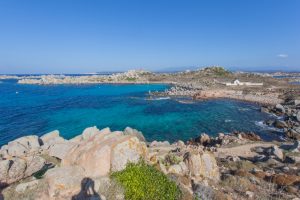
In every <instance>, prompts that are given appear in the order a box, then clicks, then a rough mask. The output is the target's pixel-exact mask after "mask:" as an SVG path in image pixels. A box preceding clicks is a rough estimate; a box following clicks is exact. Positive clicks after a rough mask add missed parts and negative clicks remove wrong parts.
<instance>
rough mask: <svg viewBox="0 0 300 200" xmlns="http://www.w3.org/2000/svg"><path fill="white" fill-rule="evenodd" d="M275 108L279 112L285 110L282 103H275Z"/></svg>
mask: <svg viewBox="0 0 300 200" xmlns="http://www.w3.org/2000/svg"><path fill="white" fill-rule="evenodd" d="M275 108H276V110H277V111H279V112H281V113H284V112H285V109H284V107H283V105H281V104H277V105H276V106H275Z"/></svg>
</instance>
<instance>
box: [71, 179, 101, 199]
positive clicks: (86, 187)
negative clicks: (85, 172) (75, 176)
mask: <svg viewBox="0 0 300 200" xmlns="http://www.w3.org/2000/svg"><path fill="white" fill-rule="evenodd" d="M87 199H91V200H101V198H100V195H99V194H98V193H97V192H96V191H95V182H94V181H93V180H92V179H91V178H87V177H86V178H84V179H82V181H81V190H80V192H79V193H78V194H77V195H75V196H73V197H72V200H87Z"/></svg>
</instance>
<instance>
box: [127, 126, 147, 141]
mask: <svg viewBox="0 0 300 200" xmlns="http://www.w3.org/2000/svg"><path fill="white" fill-rule="evenodd" d="M124 134H125V135H132V136H135V137H137V138H138V139H139V140H140V141H141V142H146V139H145V137H144V135H143V133H142V132H140V131H138V130H136V129H133V128H130V127H126V128H125V129H124Z"/></svg>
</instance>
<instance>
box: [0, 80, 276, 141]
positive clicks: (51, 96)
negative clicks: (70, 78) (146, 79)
mask: <svg viewBox="0 0 300 200" xmlns="http://www.w3.org/2000/svg"><path fill="white" fill-rule="evenodd" d="M167 87H168V86H167V85H160V84H152V85H143V84H139V85H109V84H98V85H56V86H40V85H20V84H17V83H16V81H15V80H3V81H2V83H0V94H1V95H0V145H3V144H5V143H7V142H8V141H11V140H13V139H15V138H18V137H21V136H24V135H31V134H37V135H42V134H44V133H47V132H49V131H52V130H56V129H57V130H59V131H60V133H61V135H62V136H63V137H65V138H72V137H74V136H76V135H78V134H80V133H81V132H82V131H83V130H84V128H86V127H89V126H97V127H98V128H104V127H110V128H111V129H112V130H123V129H124V128H125V127H126V126H130V127H133V128H136V129H138V130H140V131H142V132H143V134H144V136H145V137H146V139H147V140H148V141H152V140H169V141H175V140H178V139H181V140H187V139H190V138H192V137H195V136H198V135H199V134H200V133H203V132H206V133H208V134H210V135H216V134H217V133H219V132H225V133H226V132H230V131H233V130H243V131H254V132H257V133H258V134H260V135H261V136H263V137H264V138H265V139H273V138H275V137H278V135H277V134H274V132H276V130H272V129H269V128H268V127H265V126H261V123H259V122H260V121H262V120H265V119H268V118H274V117H272V116H270V115H267V114H264V113H261V112H260V111H259V107H258V106H257V105H255V104H251V103H245V102H239V101H232V100H225V99H224V100H209V101H202V102H201V101H192V100H189V99H173V98H157V99H149V98H148V96H147V94H148V91H161V90H165V89H166V88H167Z"/></svg>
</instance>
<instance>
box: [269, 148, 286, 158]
mask: <svg viewBox="0 0 300 200" xmlns="http://www.w3.org/2000/svg"><path fill="white" fill-rule="evenodd" d="M270 152H271V154H272V155H274V156H275V157H276V158H277V159H278V160H280V161H283V160H284V154H283V152H282V150H281V149H279V148H278V147H277V146H272V147H271V149H270Z"/></svg>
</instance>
